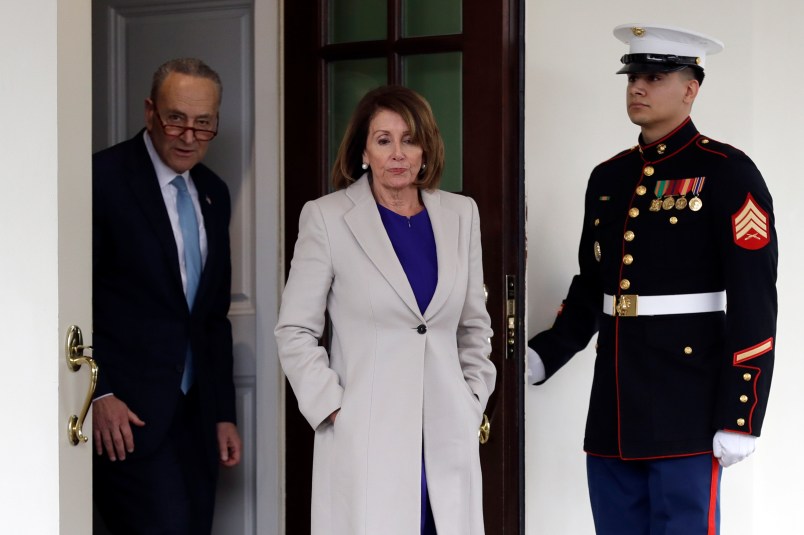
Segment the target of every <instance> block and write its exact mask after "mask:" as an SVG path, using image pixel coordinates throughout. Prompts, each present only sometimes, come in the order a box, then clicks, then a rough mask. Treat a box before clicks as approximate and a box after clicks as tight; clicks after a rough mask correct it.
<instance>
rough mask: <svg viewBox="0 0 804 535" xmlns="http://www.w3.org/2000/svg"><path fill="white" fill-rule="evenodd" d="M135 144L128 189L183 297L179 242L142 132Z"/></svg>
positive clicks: (128, 177)
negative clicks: (142, 214) (135, 200)
mask: <svg viewBox="0 0 804 535" xmlns="http://www.w3.org/2000/svg"><path fill="white" fill-rule="evenodd" d="M131 141H132V143H133V144H134V147H133V151H132V154H131V155H132V158H131V161H130V163H129V165H128V166H127V168H128V169H129V172H128V173H127V175H126V181H127V182H128V187H129V188H130V189H131V191H132V193H133V195H134V198H135V199H137V202H138V204H139V206H140V208H141V209H142V211H143V213H144V214H145V219H146V220H147V221H148V223H149V224H150V225H151V227H152V228H153V231H154V233H155V234H156V236H157V239H158V240H159V243H160V245H161V247H162V250H163V251H164V253H165V258H166V261H167V264H168V269H169V271H170V273H171V276H172V277H173V279H174V281H176V282H177V283H178V288H179V290H180V293H181V295H182V297H183V296H184V291H183V290H182V284H181V271H180V270H179V253H178V249H177V248H176V238H175V237H174V236H173V229H172V227H171V226H170V218H169V217H168V213H167V208H166V207H165V199H164V198H163V197H162V192H161V191H160V189H159V180H158V179H157V178H156V171H154V167H153V164H152V163H151V158H150V157H149V156H148V151H147V149H146V148H145V142H144V141H143V139H142V132H140V133H139V134H137V136H136V137H135V138H134V139H132V140H131Z"/></svg>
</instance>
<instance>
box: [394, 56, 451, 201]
mask: <svg viewBox="0 0 804 535" xmlns="http://www.w3.org/2000/svg"><path fill="white" fill-rule="evenodd" d="M461 60H462V54H461V52H448V53H443V54H419V55H413V56H406V57H405V58H403V73H404V74H403V76H404V84H405V85H406V86H407V87H409V88H411V89H413V90H415V91H418V92H419V93H421V95H422V96H423V97H424V98H426V99H427V100H428V101H429V102H430V106H432V108H433V115H435V119H436V122H438V128H439V130H441V136H442V137H443V138H444V150H445V152H446V153H445V165H444V174H443V176H442V177H441V189H444V190H446V191H452V192H460V191H461V190H462V189H463V93H462V83H461V80H462V67H461Z"/></svg>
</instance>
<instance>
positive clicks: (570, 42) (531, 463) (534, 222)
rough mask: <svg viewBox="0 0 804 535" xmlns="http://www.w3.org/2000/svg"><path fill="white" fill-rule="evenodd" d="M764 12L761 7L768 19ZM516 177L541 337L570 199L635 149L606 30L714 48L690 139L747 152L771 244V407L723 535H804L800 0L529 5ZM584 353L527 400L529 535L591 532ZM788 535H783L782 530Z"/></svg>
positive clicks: (737, 483) (562, 260)
mask: <svg viewBox="0 0 804 535" xmlns="http://www.w3.org/2000/svg"><path fill="white" fill-rule="evenodd" d="M770 6H772V7H770ZM526 18H527V20H526V52H525V56H526V57H525V59H526V96H525V167H526V176H527V188H528V202H527V204H528V223H527V230H528V334H529V335H530V336H532V335H533V334H535V333H537V332H538V331H539V330H541V329H544V328H546V327H549V325H550V324H551V323H552V320H553V317H554V314H555V310H556V308H557V306H558V305H559V303H560V302H561V299H562V298H563V297H564V296H565V295H566V290H567V288H568V287H569V282H570V279H571V277H572V275H573V274H574V273H576V272H577V269H578V266H577V245H578V238H579V236H580V227H581V219H582V215H583V193H584V190H585V187H586V180H587V178H588V176H589V172H590V171H591V170H592V168H593V167H594V166H595V165H596V164H597V163H599V162H601V161H603V160H605V159H607V158H608V157H609V156H611V155H613V154H614V153H616V152H618V151H620V150H622V149H625V148H628V147H630V146H632V145H634V144H635V143H636V139H637V135H638V129H637V127H635V126H634V125H632V124H631V123H630V122H629V121H628V118H627V116H626V114H625V79H624V78H623V77H622V76H616V75H615V74H614V73H615V71H616V70H617V69H618V68H619V58H620V56H621V55H622V54H624V53H625V52H626V49H625V45H622V44H621V43H620V42H619V41H617V40H616V39H615V38H614V37H613V36H612V34H611V30H612V29H613V28H614V27H615V26H616V25H618V24H623V23H629V22H641V23H649V22H655V23H665V24H673V25H678V26H683V27H688V28H691V29H695V30H698V31H701V32H703V33H707V34H710V35H713V36H715V37H718V38H719V39H721V40H723V41H724V42H725V43H726V49H725V51H724V52H722V53H721V54H718V55H715V56H712V57H710V58H708V60H707V78H706V82H705V83H704V85H703V87H702V90H701V93H700V94H699V97H698V100H697V102H696V104H695V107H694V109H693V119H694V121H695V123H696V126H697V127H698V129H699V130H700V131H701V132H702V133H704V134H706V135H709V136H712V137H713V138H715V139H719V140H721V141H725V142H727V143H730V144H732V145H735V146H736V147H739V148H741V149H742V150H744V151H745V152H746V153H748V154H749V155H750V156H751V157H752V159H753V160H754V161H755V162H756V164H757V166H758V167H759V169H760V170H761V171H762V173H763V175H764V176H765V179H766V181H767V183H768V186H769V188H770V190H771V193H772V195H773V197H774V202H775V207H774V209H775V213H776V218H777V221H776V224H777V232H778V237H779V244H780V263H779V282H778V289H779V327H778V334H777V351H776V357H777V360H776V370H775V374H774V382H773V389H772V393H771V400H770V404H769V407H768V414H767V417H766V419H765V425H764V427H763V435H762V437H761V438H760V439H759V441H758V442H757V447H758V449H757V453H755V454H754V456H753V457H751V458H749V459H748V460H747V461H745V462H744V463H741V464H739V465H736V466H734V467H731V468H728V469H726V470H725V471H724V474H723V485H722V501H721V508H722V533H724V535H725V534H728V535H748V534H767V533H791V532H794V531H795V530H796V529H799V530H801V529H804V528H801V527H800V526H802V525H804V521H800V520H799V518H800V516H801V515H800V513H799V511H800V507H801V504H804V488H803V487H802V485H801V481H802V479H803V478H804V466H803V465H802V463H801V462H797V461H796V458H797V450H798V449H799V448H800V446H801V445H802V444H804V429H802V426H801V425H799V423H798V422H799V420H800V417H799V411H800V410H801V409H800V408H801V407H802V405H804V401H803V400H802V397H801V396H800V395H799V394H798V392H799V390H800V388H801V387H800V378H801V377H804V359H802V358H801V350H800V348H802V347H804V329H801V327H800V326H799V324H798V322H797V321H796V320H797V312H798V311H797V310H796V309H795V306H796V305H797V304H799V305H800V304H801V303H804V284H802V283H801V281H800V279H799V277H800V275H799V274H800V273H801V271H802V270H804V245H803V244H804V237H802V236H801V235H797V231H800V229H799V228H798V227H797V224H798V225H799V226H800V225H801V224H802V222H804V221H802V220H803V219H804V178H803V177H802V176H801V175H802V170H801V165H800V164H799V163H798V161H797V158H796V156H797V155H798V154H799V153H800V152H801V150H802V147H804V132H803V131H802V125H804V105H802V103H801V96H802V94H804V90H803V89H802V88H804V71H802V69H801V66H802V61H801V59H800V56H799V55H798V54H801V52H802V51H804V31H802V28H801V25H800V23H801V22H802V21H804V3H803V2H801V1H800V0H776V1H774V2H765V1H763V0H712V1H709V2H700V1H697V0H677V1H674V2H667V3H647V2H644V1H637V0H609V1H607V2H598V1H595V0H562V1H560V2H559V1H551V2H528V3H527V6H526ZM593 359H594V354H593V352H592V351H590V350H587V351H585V352H583V353H580V354H579V355H577V356H576V358H575V359H574V360H572V361H571V362H570V363H569V364H568V365H567V366H566V367H565V368H564V369H562V370H561V371H560V372H559V373H558V374H557V375H556V376H554V377H553V378H551V380H550V381H548V382H547V383H546V384H544V385H542V386H539V387H528V389H527V394H526V400H525V410H526V414H525V417H526V451H527V454H526V465H527V468H526V472H527V473H526V502H527V509H526V511H527V518H526V526H527V530H526V531H527V533H528V534H529V535H533V534H549V535H564V534H567V535H584V534H591V533H594V528H593V525H592V517H591V511H590V508H589V504H588V495H587V491H586V474H585V456H584V453H583V451H582V444H583V430H584V423H585V419H586V409H587V404H588V400H589V387H590V384H591V377H592V366H593ZM791 530H792V531H791Z"/></svg>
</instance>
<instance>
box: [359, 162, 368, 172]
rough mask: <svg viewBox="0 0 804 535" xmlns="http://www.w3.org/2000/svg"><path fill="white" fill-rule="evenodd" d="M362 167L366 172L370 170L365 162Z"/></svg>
mask: <svg viewBox="0 0 804 535" xmlns="http://www.w3.org/2000/svg"><path fill="white" fill-rule="evenodd" d="M360 167H362V168H363V171H365V170H366V169H368V164H367V163H366V162H363V165H361V166H360Z"/></svg>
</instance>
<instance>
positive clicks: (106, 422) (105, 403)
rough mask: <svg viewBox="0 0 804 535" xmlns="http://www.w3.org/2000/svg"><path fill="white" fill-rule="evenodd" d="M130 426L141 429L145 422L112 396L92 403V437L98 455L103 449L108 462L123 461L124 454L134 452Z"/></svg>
mask: <svg viewBox="0 0 804 535" xmlns="http://www.w3.org/2000/svg"><path fill="white" fill-rule="evenodd" d="M131 424H134V425H136V426H138V427H142V426H144V425H145V422H143V421H142V420H140V418H139V416H137V415H136V414H134V413H133V412H131V411H130V410H129V408H128V405H126V404H125V403H123V402H122V401H120V400H119V399H117V398H116V397H115V396H114V395H111V396H105V397H102V398H99V399H96V400H95V401H94V402H92V436H93V438H94V440H95V451H97V452H98V455H103V450H104V449H105V450H106V455H108V456H109V460H110V461H116V460H118V459H119V460H121V461H123V460H125V458H126V453H131V452H133V451H134V435H133V434H132V432H131Z"/></svg>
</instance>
